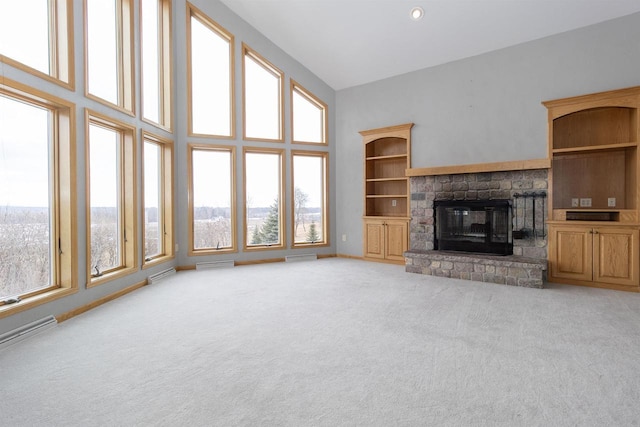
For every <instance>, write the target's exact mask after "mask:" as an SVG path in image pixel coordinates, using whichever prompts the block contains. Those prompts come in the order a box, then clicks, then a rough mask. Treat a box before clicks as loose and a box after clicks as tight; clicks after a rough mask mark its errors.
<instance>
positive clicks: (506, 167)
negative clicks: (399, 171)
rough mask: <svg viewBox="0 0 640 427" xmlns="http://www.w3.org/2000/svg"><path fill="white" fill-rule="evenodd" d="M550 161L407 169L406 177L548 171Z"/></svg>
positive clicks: (536, 160) (516, 161)
mask: <svg viewBox="0 0 640 427" xmlns="http://www.w3.org/2000/svg"><path fill="white" fill-rule="evenodd" d="M549 168H551V160H550V159H548V158H547V159H533V160H515V161H511V162H493V163H474V164H469V165H454V166H434V167H430V168H409V169H406V170H405V175H406V176H430V175H451V174H459V173H481V172H503V171H515V170H528V169H549Z"/></svg>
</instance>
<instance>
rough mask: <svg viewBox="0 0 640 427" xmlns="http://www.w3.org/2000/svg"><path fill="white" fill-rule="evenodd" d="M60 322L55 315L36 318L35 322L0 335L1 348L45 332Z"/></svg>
mask: <svg viewBox="0 0 640 427" xmlns="http://www.w3.org/2000/svg"><path fill="white" fill-rule="evenodd" d="M57 324H58V321H57V320H56V318H55V317H53V316H47V317H45V318H43V319H40V320H36V321H35V322H31V323H28V324H26V325H24V326H22V327H20V328H17V329H14V330H13V331H9V332H7V333H6V334H2V335H0V350H4V349H5V348H7V347H9V346H10V345H12V344H15V343H17V342H20V341H22V340H25V339H27V338H30V337H32V336H34V335H37V334H39V333H40V332H44V331H46V330H47V329H51V328H53V327H54V326H56V325H57Z"/></svg>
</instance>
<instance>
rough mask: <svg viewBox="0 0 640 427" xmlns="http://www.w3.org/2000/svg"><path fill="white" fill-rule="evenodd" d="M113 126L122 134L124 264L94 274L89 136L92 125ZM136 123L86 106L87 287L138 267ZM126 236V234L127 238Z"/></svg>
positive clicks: (124, 274) (121, 195)
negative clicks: (118, 118) (134, 124)
mask: <svg viewBox="0 0 640 427" xmlns="http://www.w3.org/2000/svg"><path fill="white" fill-rule="evenodd" d="M92 124H93V125H95V126H99V127H102V128H106V129H109V130H113V131H115V132H118V133H119V134H120V141H119V143H120V148H121V158H120V159H119V160H120V172H121V176H120V179H121V183H120V185H121V192H120V200H119V202H120V206H119V208H120V211H119V215H120V218H121V221H122V224H121V225H122V226H121V229H120V241H121V242H122V248H120V250H121V253H122V264H121V265H120V266H118V267H116V268H114V269H111V270H108V271H106V272H104V273H103V274H101V275H99V276H94V275H93V271H92V267H91V179H90V175H91V163H90V154H91V153H90V148H91V140H90V138H89V129H90V125H92ZM136 132H137V130H136V127H135V126H131V125H128V124H126V123H123V122H121V121H119V120H116V119H113V118H110V117H108V116H106V115H104V114H101V113H98V112H96V111H93V110H89V109H88V108H86V109H85V165H86V167H85V170H86V175H85V182H86V188H85V193H86V194H85V197H86V199H85V200H86V206H85V207H86V221H87V222H86V258H87V259H86V268H87V287H88V288H89V287H93V286H97V285H101V284H103V283H106V282H109V281H111V280H114V279H117V278H120V277H124V276H127V275H129V274H131V273H134V272H135V271H137V270H138V265H137V258H138V231H137V228H138V227H137V214H138V204H137V202H136V200H137V182H138V181H137V167H136V165H137V164H136V162H137V158H136ZM125 236H126V238H125Z"/></svg>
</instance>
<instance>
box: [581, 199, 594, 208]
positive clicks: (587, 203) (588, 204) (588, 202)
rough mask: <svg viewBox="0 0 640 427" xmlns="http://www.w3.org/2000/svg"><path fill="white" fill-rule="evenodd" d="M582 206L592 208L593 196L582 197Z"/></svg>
mask: <svg viewBox="0 0 640 427" xmlns="http://www.w3.org/2000/svg"><path fill="white" fill-rule="evenodd" d="M580 207H581V208H590V207H591V198H590V197H586V198H583V199H580Z"/></svg>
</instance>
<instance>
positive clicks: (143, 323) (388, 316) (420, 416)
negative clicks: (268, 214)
mask: <svg viewBox="0 0 640 427" xmlns="http://www.w3.org/2000/svg"><path fill="white" fill-rule="evenodd" d="M0 371H1V376H0V410H1V412H2V418H1V419H0V425H7V426H92V425H97V426H116V425H119V426H133V425H160V426H182V425H185V426H186V425H188V426H235V425H243V426H245V425H246V426H256V425H262V426H335V425H340V426H352V425H353V426H424V425H433V426H468V425H479V426H482V425H487V426H495V425H499V426H519V425H521V426H575V425H579V426H627V425H629V426H630V425H638V423H639V420H640V295H638V294H631V293H623V292H616V291H607V290H600V289H589V288H580V287H573V286H558V285H553V286H551V288H549V289H544V290H537V289H526V288H517V287H507V286H501V285H494V284H486V283H477V282H469V281H460V280H454V279H444V278H436V277H428V276H421V275H415V274H409V273H405V272H404V269H403V267H401V266H393V265H385V264H376V263H367V262H363V261H356V260H345V259H325V260H319V261H310V262H298V263H280V264H266V265H255V266H246V267H236V268H232V269H219V270H204V271H190V272H182V273H179V274H177V275H175V276H172V277H170V278H167V279H165V280H163V281H161V282H158V283H156V284H154V285H151V286H147V287H145V288H143V289H141V290H139V291H136V292H134V293H132V294H130V295H127V296H125V297H123V298H120V299H118V300H116V301H113V302H111V303H108V304H105V305H103V306H101V307H99V308H97V309H94V310H92V311H90V312H88V313H85V314H83V315H81V316H78V317H76V318H73V319H71V320H69V321H67V322H65V323H62V324H60V325H59V326H58V327H56V328H54V329H52V330H50V331H48V332H46V333H44V334H42V335H39V336H36V337H34V338H32V339H29V340H26V341H23V342H20V343H18V344H16V345H14V346H12V347H9V348H8V349H6V350H5V351H3V352H1V353H0Z"/></svg>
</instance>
